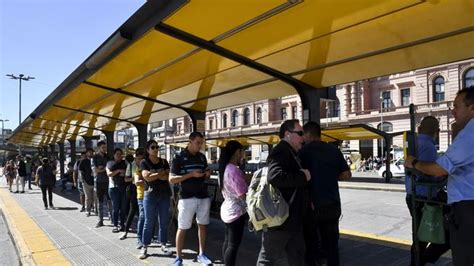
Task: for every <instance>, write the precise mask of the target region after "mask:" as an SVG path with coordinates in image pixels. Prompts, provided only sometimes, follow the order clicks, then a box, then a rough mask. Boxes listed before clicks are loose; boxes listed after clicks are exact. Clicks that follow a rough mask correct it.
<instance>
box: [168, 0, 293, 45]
mask: <svg viewBox="0 0 474 266" xmlns="http://www.w3.org/2000/svg"><path fill="white" fill-rule="evenodd" d="M287 2H288V1H285V0H266V1H254V0H227V1H225V2H221V1H209V0H193V1H189V3H187V4H186V5H184V6H183V7H181V9H180V10H178V11H177V12H176V13H175V14H173V15H172V16H170V17H169V18H167V19H166V20H165V23H167V24H169V25H172V26H174V27H176V28H180V29H182V30H184V31H187V32H189V33H191V34H193V35H197V36H200V37H201V38H204V39H207V40H212V39H214V38H216V37H217V36H219V35H222V34H224V33H226V32H228V31H229V29H233V28H236V27H238V26H240V25H243V24H246V23H248V22H249V21H251V20H254V19H255V18H256V17H258V16H260V15H263V14H264V13H266V12H268V11H270V10H272V9H275V8H277V7H279V6H281V5H285V4H287Z"/></svg>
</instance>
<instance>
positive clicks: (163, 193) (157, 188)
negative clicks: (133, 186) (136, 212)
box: [139, 140, 172, 259]
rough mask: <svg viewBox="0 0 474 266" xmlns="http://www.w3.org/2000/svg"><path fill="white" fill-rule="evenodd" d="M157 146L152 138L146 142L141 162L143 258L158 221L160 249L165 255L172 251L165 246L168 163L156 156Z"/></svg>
mask: <svg viewBox="0 0 474 266" xmlns="http://www.w3.org/2000/svg"><path fill="white" fill-rule="evenodd" d="M158 150H159V146H158V143H156V141H154V140H149V141H148V142H147V144H146V151H147V153H148V156H146V158H145V159H144V160H142V162H141V170H142V176H143V179H144V180H145V197H144V198H143V209H144V210H145V225H144V228H143V237H142V244H143V247H142V250H141V252H140V257H139V258H140V259H145V258H146V257H147V256H148V255H147V247H148V245H150V243H151V238H152V235H153V231H154V229H155V224H156V223H157V222H158V220H159V222H160V229H159V240H158V241H159V242H160V244H161V251H162V252H163V253H164V254H165V256H171V255H172V252H171V251H170V250H168V248H167V247H166V242H167V241H168V220H169V211H170V197H171V188H170V184H169V175H170V165H169V164H168V161H167V160H165V159H163V158H160V157H159V156H158Z"/></svg>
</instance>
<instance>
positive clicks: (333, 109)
mask: <svg viewBox="0 0 474 266" xmlns="http://www.w3.org/2000/svg"><path fill="white" fill-rule="evenodd" d="M326 104H327V108H328V110H327V112H328V113H327V115H328V118H329V117H339V112H340V105H339V100H335V101H328V102H326Z"/></svg>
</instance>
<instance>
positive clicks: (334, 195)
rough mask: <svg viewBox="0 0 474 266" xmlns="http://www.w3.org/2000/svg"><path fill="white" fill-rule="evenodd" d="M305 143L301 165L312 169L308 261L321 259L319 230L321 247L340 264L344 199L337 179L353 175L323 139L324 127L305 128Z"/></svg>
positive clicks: (331, 262) (331, 260)
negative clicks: (316, 238) (340, 195)
mask: <svg viewBox="0 0 474 266" xmlns="http://www.w3.org/2000/svg"><path fill="white" fill-rule="evenodd" d="M303 130H304V139H305V143H306V144H305V145H304V147H303V148H302V149H301V150H300V152H299V157H300V159H301V165H302V166H303V168H307V169H309V171H310V173H311V180H310V181H309V191H310V199H311V205H310V210H309V211H308V214H309V215H308V217H307V219H306V221H307V223H306V224H305V231H307V232H306V233H305V238H306V239H305V242H306V246H307V247H306V256H305V257H306V261H307V263H308V264H310V265H316V260H321V256H322V255H321V254H320V252H319V250H317V247H318V245H317V244H316V243H315V242H317V241H316V240H315V239H314V237H311V236H310V235H312V232H317V234H318V235H319V237H320V241H321V246H322V249H323V251H324V252H325V253H327V263H328V265H330V266H331V265H339V252H338V242H339V217H340V216H341V199H340V197H339V186H338V183H337V182H338V180H346V179H349V178H351V172H350V169H349V166H348V165H347V162H346V161H345V160H344V156H343V155H342V153H341V151H339V149H337V147H336V146H334V145H332V144H329V143H326V142H322V141H321V127H320V126H319V124H318V123H316V122H308V123H306V124H305V125H304V127H303Z"/></svg>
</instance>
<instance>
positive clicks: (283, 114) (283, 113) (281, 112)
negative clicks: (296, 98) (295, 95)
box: [280, 107, 287, 120]
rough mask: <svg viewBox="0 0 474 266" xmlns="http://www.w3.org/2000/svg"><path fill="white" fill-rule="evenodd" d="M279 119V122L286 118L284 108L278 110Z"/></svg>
mask: <svg viewBox="0 0 474 266" xmlns="http://www.w3.org/2000/svg"><path fill="white" fill-rule="evenodd" d="M280 118H281V120H286V118H287V115H286V107H285V108H281V109H280Z"/></svg>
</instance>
